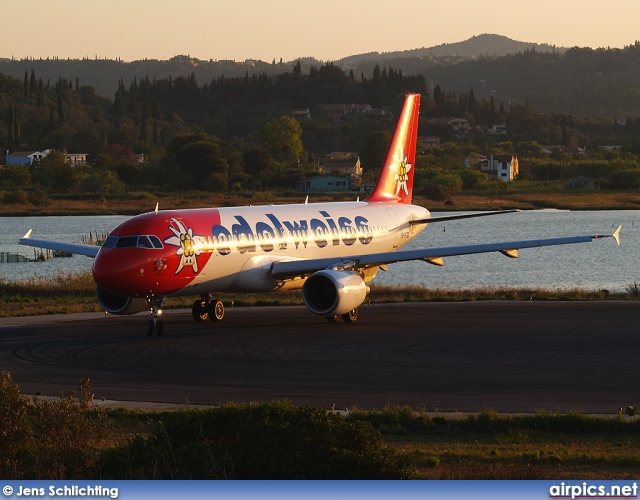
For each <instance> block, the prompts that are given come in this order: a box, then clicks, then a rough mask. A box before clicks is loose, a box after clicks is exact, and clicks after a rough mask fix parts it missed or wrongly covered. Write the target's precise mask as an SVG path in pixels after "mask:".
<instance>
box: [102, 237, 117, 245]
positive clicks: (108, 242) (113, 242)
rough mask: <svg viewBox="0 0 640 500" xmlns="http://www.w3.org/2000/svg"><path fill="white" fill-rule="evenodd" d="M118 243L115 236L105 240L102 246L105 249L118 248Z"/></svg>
mask: <svg viewBox="0 0 640 500" xmlns="http://www.w3.org/2000/svg"><path fill="white" fill-rule="evenodd" d="M117 241H118V238H116V237H115V236H108V237H107V239H106V240H104V243H103V244H102V246H103V247H105V248H113V247H115V246H116V242H117Z"/></svg>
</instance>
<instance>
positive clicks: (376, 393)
mask: <svg viewBox="0 0 640 500" xmlns="http://www.w3.org/2000/svg"><path fill="white" fill-rule="evenodd" d="M146 319H147V316H146V315H144V314H142V315H135V316H128V317H115V316H109V317H108V318H105V317H104V315H103V314H89V315H57V316H43V317H33V318H8V319H0V370H6V371H9V372H10V373H11V375H12V377H13V380H14V382H15V383H17V384H18V385H19V386H20V390H21V392H22V393H23V394H35V393H36V391H38V390H39V391H42V393H43V394H44V395H52V396H55V395H59V393H60V391H61V390H65V391H70V390H74V389H75V388H76V387H77V384H78V381H79V380H80V378H82V377H89V378H91V379H92V380H93V381H94V393H95V396H96V398H97V399H102V398H106V399H110V400H123V401H152V402H166V403H189V404H222V403H226V402H229V401H235V402H246V401H269V400H274V399H289V400H291V401H293V402H294V403H295V404H311V405H314V406H320V407H326V408H328V407H330V406H331V405H332V404H333V403H335V405H336V407H337V408H345V407H353V406H357V407H362V408H382V407H384V406H385V405H386V404H388V403H391V404H400V405H404V404H408V405H411V406H413V407H426V408H427V409H428V410H429V411H436V410H438V411H443V412H445V411H447V412H448V411H479V410H483V409H493V410H496V411H499V412H532V411H536V410H541V409H545V410H550V411H556V410H560V411H568V410H583V411H585V412H588V413H605V414H615V413H616V412H617V410H618V408H619V407H626V406H628V405H638V403H640V384H639V383H638V380H640V360H639V357H638V355H639V354H640V336H639V331H638V330H639V329H638V323H639V321H638V320H639V319H640V302H636V301H628V302H627V301H625V302H623V301H606V302H605V301H603V302H511V301H490V302H466V303H437V302H429V303H411V304H386V305H382V304H376V305H371V306H367V305H365V306H362V307H361V308H360V316H359V318H358V321H357V322H356V323H354V324H344V323H338V324H334V325H331V324H329V323H327V322H326V321H325V320H324V318H321V317H318V316H315V315H313V314H311V313H310V312H309V311H308V310H307V309H306V308H305V307H302V306H300V307H252V308H244V307H243V308H240V307H238V308H230V307H229V308H227V311H226V315H225V318H224V319H223V320H222V321H221V322H217V323H214V322H210V321H207V322H204V323H195V322H194V321H193V320H192V318H191V312H190V310H179V311H170V310H169V311H167V313H166V315H165V317H164V322H165V334H164V336H162V337H155V336H154V337H147V336H146V335H145V334H144V327H145V321H146Z"/></svg>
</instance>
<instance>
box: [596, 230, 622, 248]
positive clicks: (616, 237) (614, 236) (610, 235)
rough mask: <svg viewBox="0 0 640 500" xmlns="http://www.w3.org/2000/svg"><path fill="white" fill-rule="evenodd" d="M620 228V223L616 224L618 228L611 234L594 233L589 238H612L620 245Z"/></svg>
mask: <svg viewBox="0 0 640 500" xmlns="http://www.w3.org/2000/svg"><path fill="white" fill-rule="evenodd" d="M621 229H622V225H620V226H618V229H616V230H615V231H614V233H613V234H595V235H593V236H592V237H591V239H598V238H613V239H614V240H616V243H617V244H618V246H620V230H621Z"/></svg>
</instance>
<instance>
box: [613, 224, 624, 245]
mask: <svg viewBox="0 0 640 500" xmlns="http://www.w3.org/2000/svg"><path fill="white" fill-rule="evenodd" d="M621 229H622V224H621V225H619V226H618V229H616V231H615V233H613V234H612V235H611V236H613V239H614V240H616V243H617V244H618V246H620V230H621Z"/></svg>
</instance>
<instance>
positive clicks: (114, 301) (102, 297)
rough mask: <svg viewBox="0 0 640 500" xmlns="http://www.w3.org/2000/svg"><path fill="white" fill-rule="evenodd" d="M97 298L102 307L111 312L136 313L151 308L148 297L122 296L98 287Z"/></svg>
mask: <svg viewBox="0 0 640 500" xmlns="http://www.w3.org/2000/svg"><path fill="white" fill-rule="evenodd" d="M96 298H97V299H98V304H100V307H102V309H104V310H105V311H107V312H108V313H111V314H135V313H139V312H140V311H144V310H145V309H147V310H148V309H150V308H149V304H147V301H146V299H140V298H134V297H122V296H120V295H114V294H112V293H109V292H107V291H106V290H103V289H102V288H100V287H96Z"/></svg>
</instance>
